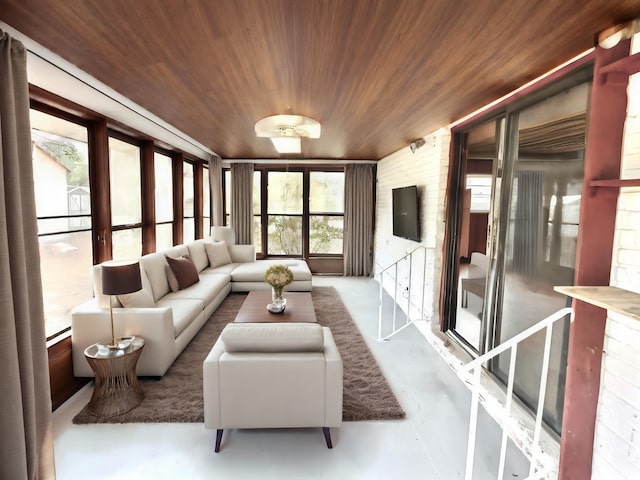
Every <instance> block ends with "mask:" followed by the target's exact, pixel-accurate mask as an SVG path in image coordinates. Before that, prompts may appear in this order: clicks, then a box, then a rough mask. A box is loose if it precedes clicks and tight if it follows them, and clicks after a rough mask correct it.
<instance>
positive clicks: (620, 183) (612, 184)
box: [589, 178, 640, 188]
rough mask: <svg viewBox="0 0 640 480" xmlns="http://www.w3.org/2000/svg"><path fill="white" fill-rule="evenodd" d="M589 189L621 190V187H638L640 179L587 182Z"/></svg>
mask: <svg viewBox="0 0 640 480" xmlns="http://www.w3.org/2000/svg"><path fill="white" fill-rule="evenodd" d="M589 186H590V187H609V188H621V187H640V178H628V179H621V178H612V179H610V180H591V181H590V182H589Z"/></svg>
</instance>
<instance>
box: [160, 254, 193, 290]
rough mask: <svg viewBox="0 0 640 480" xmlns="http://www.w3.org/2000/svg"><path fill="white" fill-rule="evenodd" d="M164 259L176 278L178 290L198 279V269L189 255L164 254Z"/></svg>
mask: <svg viewBox="0 0 640 480" xmlns="http://www.w3.org/2000/svg"><path fill="white" fill-rule="evenodd" d="M166 259H167V263H168V264H169V266H170V267H171V270H173V273H174V274H175V276H176V279H177V280H178V286H179V287H180V290H182V289H184V288H187V287H189V286H191V285H193V284H194V283H197V282H198V281H199V280H200V279H199V278H198V269H197V268H196V265H195V264H194V263H193V260H191V258H190V257H189V255H185V256H183V257H178V258H171V257H169V256H166Z"/></svg>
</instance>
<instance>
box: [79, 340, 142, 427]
mask: <svg viewBox="0 0 640 480" xmlns="http://www.w3.org/2000/svg"><path fill="white" fill-rule="evenodd" d="M143 348H144V339H143V338H141V337H134V339H133V341H132V342H131V344H130V345H129V346H128V347H127V348H124V349H118V350H109V349H107V348H105V347H104V346H102V345H99V344H97V343H94V344H93V345H91V346H89V347H87V348H86V349H85V351H84V356H85V358H86V359H87V362H89V365H90V366H91V369H92V370H93V372H94V373H95V388H94V389H93V395H91V400H89V404H88V409H89V412H90V413H92V414H93V415H95V416H97V417H115V416H116V415H122V414H123V413H127V412H129V411H131V410H133V409H134V408H135V407H137V406H138V405H139V404H140V402H141V401H142V399H143V398H144V391H143V390H142V387H141V386H140V383H139V382H138V376H137V375H136V366H137V364H138V359H139V358H140V354H141V353H142V349H143Z"/></svg>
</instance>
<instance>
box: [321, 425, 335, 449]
mask: <svg viewBox="0 0 640 480" xmlns="http://www.w3.org/2000/svg"><path fill="white" fill-rule="evenodd" d="M322 433H324V440H325V442H327V448H333V444H332V443H331V431H330V430H329V427H322Z"/></svg>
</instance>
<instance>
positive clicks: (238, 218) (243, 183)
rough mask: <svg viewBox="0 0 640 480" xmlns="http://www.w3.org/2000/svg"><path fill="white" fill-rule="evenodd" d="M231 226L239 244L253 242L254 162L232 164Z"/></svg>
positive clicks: (250, 243)
mask: <svg viewBox="0 0 640 480" xmlns="http://www.w3.org/2000/svg"><path fill="white" fill-rule="evenodd" d="M230 214H231V227H233V230H234V231H235V234H236V243H237V244H238V245H252V244H253V163H232V164H231V209H230Z"/></svg>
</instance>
